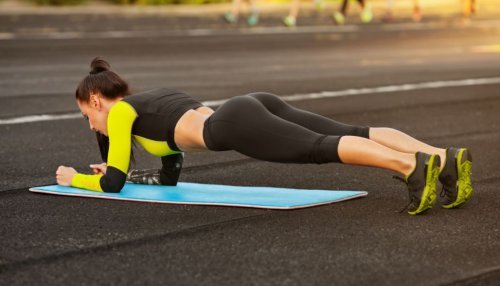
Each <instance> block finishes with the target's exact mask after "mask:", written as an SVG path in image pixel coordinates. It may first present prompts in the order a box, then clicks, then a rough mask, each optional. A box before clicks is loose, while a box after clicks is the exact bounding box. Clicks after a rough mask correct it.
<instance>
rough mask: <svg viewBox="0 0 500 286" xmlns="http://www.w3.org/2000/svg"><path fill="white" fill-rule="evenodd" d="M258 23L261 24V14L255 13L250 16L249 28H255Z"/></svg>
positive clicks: (248, 19) (248, 20)
mask: <svg viewBox="0 0 500 286" xmlns="http://www.w3.org/2000/svg"><path fill="white" fill-rule="evenodd" d="M257 23H259V13H257V12H253V13H252V14H250V16H248V18H247V24H248V26H255V25H257Z"/></svg>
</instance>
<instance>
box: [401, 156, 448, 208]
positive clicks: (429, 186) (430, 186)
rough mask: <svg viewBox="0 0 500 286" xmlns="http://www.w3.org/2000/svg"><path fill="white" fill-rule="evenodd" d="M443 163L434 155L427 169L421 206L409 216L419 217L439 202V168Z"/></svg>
mask: <svg viewBox="0 0 500 286" xmlns="http://www.w3.org/2000/svg"><path fill="white" fill-rule="evenodd" d="M440 165H441V161H440V159H439V156H437V155H432V156H431V157H430V158H429V161H428V162H427V166H426V167H425V172H426V176H425V188H424V192H423V194H422V198H421V199H420V205H419V206H418V208H417V209H416V210H414V211H409V212H408V214H411V215H417V214H420V213H423V212H425V211H426V210H429V209H431V208H432V207H433V206H434V205H435V204H436V201H437V194H436V186H437V181H438V178H439V166H440Z"/></svg>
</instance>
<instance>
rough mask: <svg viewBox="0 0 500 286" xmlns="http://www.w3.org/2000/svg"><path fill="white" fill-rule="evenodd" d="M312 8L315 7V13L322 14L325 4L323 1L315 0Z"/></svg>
mask: <svg viewBox="0 0 500 286" xmlns="http://www.w3.org/2000/svg"><path fill="white" fill-rule="evenodd" d="M314 7H316V11H318V12H323V11H325V2H324V1H323V0H315V1H314Z"/></svg>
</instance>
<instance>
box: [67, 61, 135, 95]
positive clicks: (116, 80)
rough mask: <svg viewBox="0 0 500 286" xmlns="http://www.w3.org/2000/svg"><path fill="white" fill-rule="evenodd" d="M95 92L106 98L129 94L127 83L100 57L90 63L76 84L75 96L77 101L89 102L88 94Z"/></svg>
mask: <svg viewBox="0 0 500 286" xmlns="http://www.w3.org/2000/svg"><path fill="white" fill-rule="evenodd" d="M97 92H99V93H100V94H102V96H104V97H105V98H107V99H114V98H117V97H121V96H127V95H129V94H130V90H129V86H128V83H127V82H126V81H125V80H123V79H122V78H121V77H120V76H119V75H118V74H117V73H115V72H114V71H112V70H111V65H110V64H109V63H108V62H107V61H105V60H104V59H103V58H101V57H97V58H95V59H93V60H92V62H91V63H90V72H89V74H88V75H86V76H85V77H84V78H83V80H82V81H81V82H80V84H78V87H77V88H76V92H75V97H76V99H78V100H79V101H82V102H89V100H90V94H91V93H97Z"/></svg>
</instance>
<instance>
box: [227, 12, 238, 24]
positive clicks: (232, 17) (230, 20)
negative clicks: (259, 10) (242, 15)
mask: <svg viewBox="0 0 500 286" xmlns="http://www.w3.org/2000/svg"><path fill="white" fill-rule="evenodd" d="M224 20H225V21H226V22H228V23H229V24H234V23H236V21H238V17H236V16H235V15H234V14H233V13H231V12H227V13H226V14H224Z"/></svg>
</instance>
